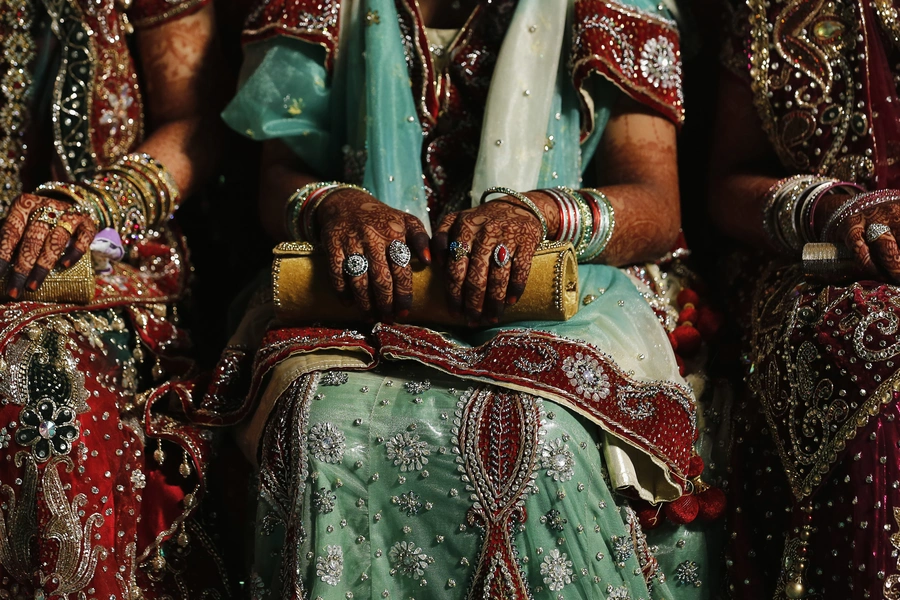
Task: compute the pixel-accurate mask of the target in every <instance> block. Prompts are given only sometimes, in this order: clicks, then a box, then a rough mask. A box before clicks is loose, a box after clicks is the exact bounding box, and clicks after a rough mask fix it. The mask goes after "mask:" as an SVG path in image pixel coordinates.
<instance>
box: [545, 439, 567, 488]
mask: <svg viewBox="0 0 900 600" xmlns="http://www.w3.org/2000/svg"><path fill="white" fill-rule="evenodd" d="M541 468H542V469H547V477H552V478H553V481H569V480H570V479H572V477H573V476H574V475H575V455H574V454H572V451H571V450H569V446H568V444H566V443H565V442H564V441H562V439H561V438H556V439H555V440H553V441H551V442H550V443H548V444H546V445H545V446H544V447H543V448H542V449H541Z"/></svg>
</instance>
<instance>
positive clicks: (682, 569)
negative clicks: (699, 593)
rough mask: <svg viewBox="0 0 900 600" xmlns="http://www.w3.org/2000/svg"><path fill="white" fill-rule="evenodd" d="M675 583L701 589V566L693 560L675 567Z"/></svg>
mask: <svg viewBox="0 0 900 600" xmlns="http://www.w3.org/2000/svg"><path fill="white" fill-rule="evenodd" d="M675 581H677V582H678V583H680V584H681V585H693V586H696V587H700V565H698V564H697V563H695V562H694V561H692V560H686V561H684V562H683V563H681V564H680V565H678V566H677V567H675Z"/></svg>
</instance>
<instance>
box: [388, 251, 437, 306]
mask: <svg viewBox="0 0 900 600" xmlns="http://www.w3.org/2000/svg"><path fill="white" fill-rule="evenodd" d="M426 237H427V236H426ZM426 249H427V246H426ZM388 256H389V257H390V252H389V253H388ZM388 265H389V266H390V269H391V277H392V279H393V280H394V314H395V315H396V316H397V318H399V319H403V318H405V317H406V316H407V315H408V314H409V311H410V309H412V300H413V280H412V269H410V268H409V265H406V266H405V267H401V266H400V265H398V264H397V263H395V262H394V261H393V260H392V259H389V260H388Z"/></svg>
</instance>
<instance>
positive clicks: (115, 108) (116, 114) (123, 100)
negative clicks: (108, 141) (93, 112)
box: [100, 84, 134, 135]
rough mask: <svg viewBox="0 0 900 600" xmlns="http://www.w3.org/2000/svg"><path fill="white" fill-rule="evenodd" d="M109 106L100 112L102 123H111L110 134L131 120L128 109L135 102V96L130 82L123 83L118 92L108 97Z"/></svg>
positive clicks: (116, 131)
mask: <svg viewBox="0 0 900 600" xmlns="http://www.w3.org/2000/svg"><path fill="white" fill-rule="evenodd" d="M107 102H109V108H104V109H103V111H102V112H101V113H100V124H101V125H109V134H110V135H115V134H116V133H118V131H119V128H124V126H125V125H126V124H127V123H128V122H129V120H130V119H129V117H128V109H129V108H131V105H132V104H134V97H133V96H132V95H131V89H130V88H129V86H128V84H122V85H121V86H120V87H119V91H118V93H112V94H110V95H109V97H108V98H107Z"/></svg>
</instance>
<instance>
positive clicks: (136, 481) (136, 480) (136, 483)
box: [131, 469, 147, 490]
mask: <svg viewBox="0 0 900 600" xmlns="http://www.w3.org/2000/svg"><path fill="white" fill-rule="evenodd" d="M131 487H132V488H133V489H135V490H142V489H144V488H145V487H147V476H146V475H144V473H143V472H142V471H141V470H140V469H135V470H134V471H132V472H131Z"/></svg>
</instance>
